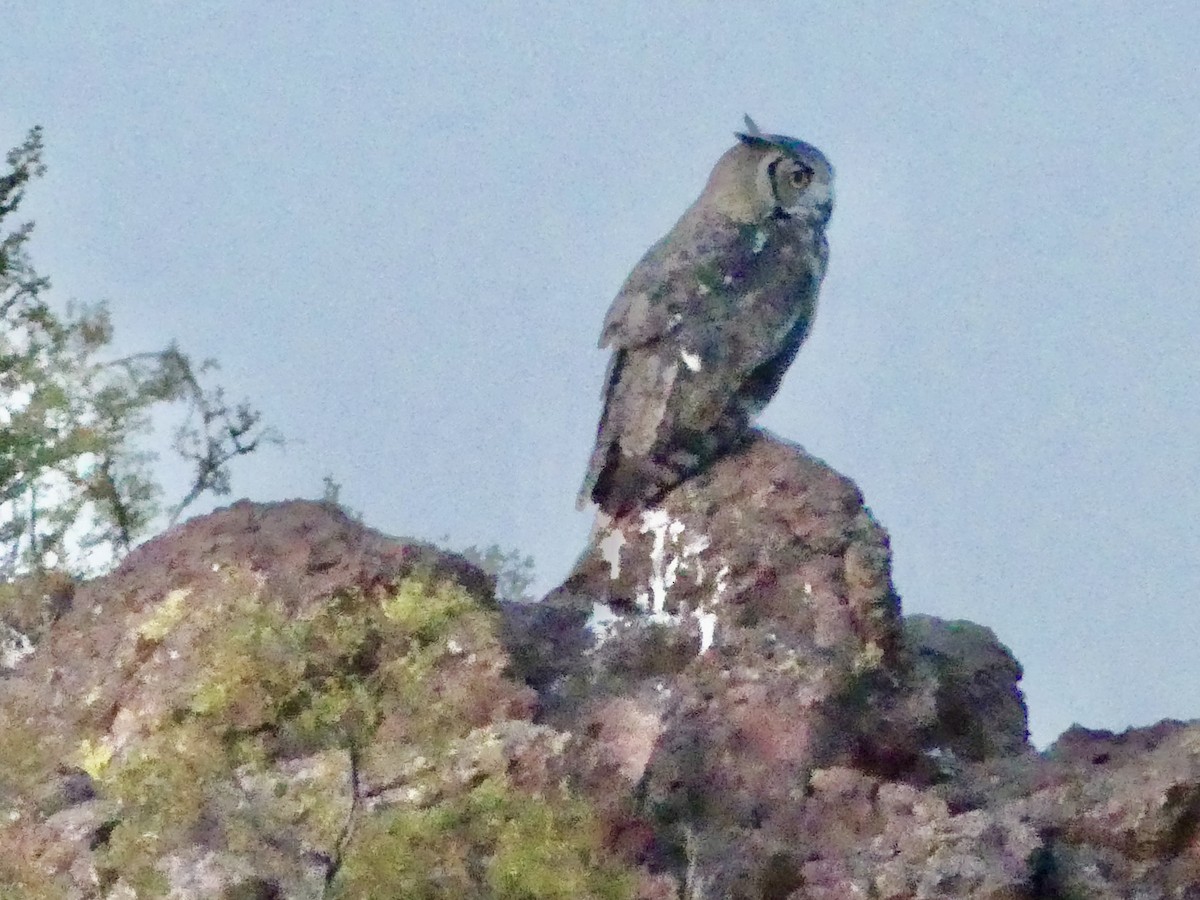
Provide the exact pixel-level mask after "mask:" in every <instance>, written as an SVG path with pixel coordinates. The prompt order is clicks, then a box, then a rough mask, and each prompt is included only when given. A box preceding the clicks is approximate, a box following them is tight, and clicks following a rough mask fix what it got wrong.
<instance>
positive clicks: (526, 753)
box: [0, 434, 1200, 900]
mask: <svg viewBox="0 0 1200 900" xmlns="http://www.w3.org/2000/svg"><path fill="white" fill-rule="evenodd" d="M59 613H60V614H59V615H58V616H57V619H56V621H54V623H53V625H51V626H50V627H49V629H48V631H47V633H46V636H45V638H44V639H43V640H42V641H41V642H40V643H38V644H37V645H36V647H31V648H25V647H24V645H22V652H21V653H19V654H16V653H14V654H10V655H9V660H10V666H9V669H8V670H7V674H6V675H5V676H4V677H0V757H3V759H4V765H3V767H0V813H2V814H3V816H4V819H3V821H4V822H5V823H6V824H5V825H4V826H3V828H0V896H3V897H8V896H13V897H79V898H84V897H87V898H91V897H114V898H129V897H152V896H171V897H179V898H197V900H198V898H213V897H227V898H234V897H242V898H245V897H263V898H266V897H287V898H293V897H294V898H310V897H311V898H327V897H328V898H332V897H344V898H358V897H361V898H384V900H386V898H392V897H394V898H408V897H414V898H415V897H447V898H450V897H454V898H457V897H498V898H499V897H504V898H508V897H513V898H516V897H521V898H540V897H555V898H568V897H569V898H577V897H585V898H586V897H597V898H600V897H605V898H608V897H612V898H616V897H640V898H645V900H651V898H653V900H667V898H687V900H701V898H705V900H716V898H727V897H728V898H747V900H749V898H771V900H850V898H859V897H861V898H881V900H918V898H920V900H933V898H946V900H950V898H955V900H972V898H978V900H985V898H986V900H1002V898H1003V900H1039V898H1041V900H1049V898H1062V900H1082V898H1113V900H1116V898H1134V897H1136V898H1143V900H1169V898H1170V900H1178V898H1183V900H1198V898H1200V724H1195V723H1193V724H1187V723H1178V722H1164V723H1160V724H1159V725H1155V726H1152V727H1149V728H1143V729H1138V730H1134V731H1130V732H1127V733H1125V734H1123V735H1113V734H1109V733H1103V732H1090V731H1086V730H1084V729H1081V728H1076V729H1072V730H1071V731H1069V732H1067V733H1066V734H1065V735H1063V736H1062V738H1061V739H1060V740H1059V741H1058V742H1057V743H1056V744H1055V745H1054V746H1053V747H1052V748H1051V749H1050V750H1049V751H1047V752H1046V753H1040V754H1039V753H1037V752H1036V751H1035V750H1034V749H1033V748H1032V747H1031V746H1030V745H1029V743H1028V741H1027V738H1026V729H1025V724H1026V723H1025V707H1024V701H1023V698H1022V696H1021V694H1020V691H1019V689H1018V681H1019V679H1020V675H1021V670H1020V666H1019V664H1018V663H1017V661H1016V660H1015V659H1014V658H1013V657H1012V655H1011V654H1010V653H1009V652H1008V651H1007V649H1006V648H1004V646H1003V645H1002V644H1000V642H999V641H998V640H997V639H996V637H995V636H994V635H993V634H992V633H991V631H989V630H988V629H986V628H984V627H982V626H979V625H975V624H973V623H970V622H945V621H941V620H938V619H935V618H932V617H928V616H909V617H907V618H905V617H903V616H902V615H901V612H900V601H899V598H898V597H897V595H896V592H895V591H894V589H893V587H892V583H891V560H890V551H889V548H888V540H887V535H886V532H885V531H884V530H883V529H882V528H881V527H880V525H879V524H878V523H877V522H876V521H875V520H874V518H873V517H872V516H871V514H870V512H869V510H867V509H866V507H865V506H864V505H863V502H862V497H861V496H860V494H859V492H858V490H857V489H856V487H855V486H854V484H853V483H852V482H850V481H849V480H848V479H846V478H844V477H843V476H841V475H839V474H837V473H836V472H834V471H832V470H831V469H829V467H827V466H826V465H824V464H823V463H821V462H820V461H818V460H815V459H813V458H811V457H809V456H808V455H806V454H805V453H804V452H803V451H802V450H800V449H799V448H797V447H794V446H791V445H788V444H785V443H783V442H781V441H778V440H776V439H774V438H771V437H769V436H766V435H763V434H756V435H755V436H754V437H753V438H752V439H751V440H749V441H747V442H746V444H745V445H744V446H743V447H741V448H740V449H739V450H738V452H736V453H735V454H732V455H730V456H727V457H725V458H724V459H722V460H720V461H718V462H717V463H716V464H715V465H713V466H712V467H711V468H710V469H708V470H707V471H706V472H704V473H703V474H701V475H700V476H698V477H696V478H693V479H691V480H689V481H688V482H686V483H685V484H684V485H682V486H680V487H679V488H677V489H676V490H674V491H673V492H672V493H671V494H669V495H668V496H667V497H665V498H664V500H663V502H662V503H661V505H660V506H659V507H658V508H657V509H655V510H653V511H651V512H649V513H645V514H642V515H639V516H637V517H636V518H629V519H625V520H622V521H604V522H603V523H601V524H600V525H598V527H597V529H596V531H595V533H594V534H593V536H592V540H591V542H590V544H589V546H588V548H587V549H586V551H585V552H584V554H583V555H582V556H581V558H580V560H579V562H578V564H577V565H576V567H575V569H574V570H573V572H572V573H571V575H570V576H569V577H568V579H567V580H566V581H565V582H564V584H563V585H562V586H561V587H559V588H557V589H556V590H555V591H553V592H551V594H550V595H549V596H548V597H547V598H545V600H544V601H542V602H540V603H537V604H529V605H505V604H498V603H497V602H496V601H495V600H494V599H493V596H492V586H491V584H490V582H489V580H488V577H487V576H485V575H484V574H483V573H482V572H480V571H479V570H478V569H476V568H474V567H473V566H471V565H470V564H468V563H467V562H466V561H464V560H463V559H461V558H459V557H456V556H454V555H452V554H447V553H444V552H441V551H438V550H436V549H435V548H433V547H430V546H428V545H422V544H415V543H410V542H402V541H397V540H393V539H390V538H387V537H385V536H383V535H380V534H378V533H376V532H372V531H370V530H369V529H367V528H365V527H363V526H361V525H359V524H358V523H356V522H354V521H352V520H350V519H348V518H347V517H345V516H344V515H343V514H341V513H340V512H338V511H337V510H334V509H330V508H328V507H325V506H322V505H320V504H315V503H306V502H294V503H285V504H272V505H255V504H249V503H240V504H236V505H235V506H233V507H231V508H229V509H226V510H222V511H220V512H217V513H214V514H212V515H210V516H206V517H204V518H202V519H198V520H195V521H193V522H190V523H188V524H186V525H184V526H181V527H180V528H177V529H174V530H173V531H171V532H169V533H167V534H166V535H164V536H162V537H161V538H159V539H157V540H155V541H153V542H151V543H150V544H147V545H146V546H144V547H143V548H141V549H140V550H138V551H137V552H136V553H134V554H132V555H131V556H130V557H129V558H128V559H127V560H126V561H125V562H124V563H123V565H122V566H121V567H120V568H119V569H118V570H117V571H116V572H114V573H113V574H112V575H110V576H107V577H105V578H102V579H98V580H96V581H93V582H90V583H88V584H84V585H80V586H78V588H76V589H75V590H74V593H73V595H71V596H68V597H67V599H66V600H65V601H64V604H63V606H62V609H60V610H59ZM27 649H31V650H32V652H26V650H27Z"/></svg>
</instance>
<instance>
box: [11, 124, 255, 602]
mask: <svg viewBox="0 0 1200 900" xmlns="http://www.w3.org/2000/svg"><path fill="white" fill-rule="evenodd" d="M42 151H43V145H42V132H41V129H40V128H34V129H33V130H32V131H30V132H29V135H28V136H27V138H26V139H25V142H24V143H23V144H21V145H20V146H19V147H17V148H15V149H14V150H12V151H11V152H10V153H9V154H8V157H7V167H8V168H7V172H6V173H5V174H4V175H0V428H2V430H0V579H5V580H6V579H10V578H12V577H13V576H15V575H18V574H22V573H27V572H38V571H41V570H43V569H45V568H54V567H55V566H58V567H63V568H67V569H71V570H77V571H78V570H84V569H86V568H88V562H87V560H89V559H91V560H96V559H99V560H102V561H108V560H111V559H112V558H114V557H115V556H119V555H120V554H122V553H124V552H125V551H126V550H128V549H129V547H130V546H131V545H132V544H133V543H134V542H135V541H136V540H137V539H139V538H141V537H143V536H145V535H146V534H147V532H148V531H149V529H150V527H151V525H152V523H153V522H154V521H155V519H156V517H157V515H158V514H159V512H160V511H162V510H161V507H160V499H161V494H162V491H161V488H160V485H159V484H158V483H157V482H156V481H155V479H154V477H153V474H152V472H151V465H152V463H153V462H154V456H153V454H151V453H148V452H147V451H146V450H145V449H144V448H143V447H142V446H141V445H140V444H139V439H140V438H144V437H145V436H146V434H147V433H148V432H149V430H150V427H151V416H152V412H153V411H154V410H156V409H157V408H159V407H162V406H164V405H167V406H176V407H182V408H183V409H184V410H186V416H185V421H184V424H183V425H182V426H180V428H179V429H178V431H177V432H176V434H175V436H174V441H173V447H174V450H175V451H176V452H177V453H178V454H179V455H180V456H181V457H183V459H185V460H186V461H187V462H188V463H189V465H190V469H191V483H190V486H189V487H188V488H187V490H186V491H185V492H184V494H183V496H182V497H181V498H179V499H178V500H177V501H176V502H174V503H171V504H169V506H168V508H167V509H166V510H165V511H166V512H167V514H168V517H169V520H170V521H171V522H174V521H175V520H176V519H178V517H179V515H180V514H181V513H182V512H183V511H184V510H185V509H186V508H187V507H188V506H189V505H191V504H192V503H193V502H195V501H196V500H197V499H198V498H199V497H200V496H202V495H203V494H206V493H209V494H215V495H221V494H225V493H228V491H229V486H230V485H229V479H230V468H229V467H230V464H231V463H232V462H233V461H234V460H235V459H237V458H238V457H240V456H245V455H247V454H249V453H253V452H254V451H255V450H257V449H258V448H259V447H260V446H261V445H262V443H263V442H264V441H277V440H278V438H277V437H276V436H275V435H274V434H273V433H272V432H271V431H270V430H269V429H265V428H264V427H263V426H262V424H261V417H260V414H259V412H258V411H257V410H255V409H254V408H252V407H251V406H250V405H249V404H247V403H231V402H230V401H229V400H228V399H227V398H226V395H225V391H224V390H223V389H222V388H221V387H219V386H218V387H211V386H206V384H205V381H206V380H207V376H209V375H210V373H211V372H212V371H214V370H215V368H216V364H215V363H213V362H212V361H211V360H209V361H204V362H199V363H197V362H194V361H193V360H192V359H191V358H190V357H189V356H187V355H186V354H184V353H183V352H182V351H181V350H180V349H179V348H178V347H177V346H176V345H175V344H174V343H172V344H169V345H168V346H167V347H166V348H165V349H162V350H156V351H152V352H145V353H136V354H132V355H129V356H123V357H114V356H112V355H110V354H109V353H108V351H109V348H110V346H111V344H112V342H113V324H112V319H111V317H110V315H109V312H108V309H107V307H106V306H105V305H104V304H95V305H85V306H80V305H74V304H71V305H67V306H66V308H65V309H63V310H56V309H54V308H52V306H51V305H50V303H49V302H48V300H47V299H46V295H47V292H48V289H49V287H50V282H49V280H48V279H47V278H45V277H43V276H41V275H39V274H38V273H37V272H36V270H35V269H34V267H33V264H32V263H31V261H30V259H29V256H28V252H27V244H28V242H29V238H30V235H31V234H32V231H33V226H32V223H29V222H25V223H21V224H17V225H13V224H12V221H11V217H12V216H13V214H14V213H16V212H17V210H18V209H19V207H20V205H21V202H22V200H23V199H24V196H25V190H26V188H27V186H28V184H29V183H30V181H32V180H33V179H36V178H38V177H40V176H42V175H43V174H44V173H45V165H44V164H43V162H42Z"/></svg>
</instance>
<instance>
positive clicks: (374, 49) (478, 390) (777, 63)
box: [0, 0, 1200, 743]
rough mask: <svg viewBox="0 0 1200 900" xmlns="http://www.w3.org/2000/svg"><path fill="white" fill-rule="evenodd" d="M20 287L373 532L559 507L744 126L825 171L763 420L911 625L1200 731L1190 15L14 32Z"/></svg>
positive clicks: (296, 20) (341, 10)
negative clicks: (853, 486) (830, 170)
mask: <svg viewBox="0 0 1200 900" xmlns="http://www.w3.org/2000/svg"><path fill="white" fill-rule="evenodd" d="M4 29H5V35H4V41H3V43H4V53H3V57H2V61H0V137H2V138H3V141H2V143H3V144H4V146H12V145H15V144H17V143H18V142H19V141H20V140H21V138H22V137H23V135H24V132H25V131H26V129H27V128H28V127H29V126H31V125H33V124H35V123H41V124H43V125H44V126H45V127H46V138H47V142H48V147H49V150H48V162H49V164H50V167H51V169H50V174H49V175H48V177H47V178H46V179H45V180H44V181H43V182H41V183H40V184H38V185H37V186H36V188H35V190H34V192H33V193H32V194H31V196H30V200H29V203H28V206H27V210H26V211H27V212H28V213H29V214H30V215H32V216H34V217H36V218H37V219H38V220H39V230H38V233H37V235H36V239H35V242H34V244H33V248H32V250H33V254H34V259H35V262H36V263H37V264H38V265H39V268H40V269H41V270H43V271H44V272H45V273H46V274H49V275H50V276H51V277H52V279H53V281H54V284H55V287H56V291H57V296H58V298H59V299H61V300H65V299H67V298H70V297H75V298H78V299H81V300H96V299H101V298H107V299H109V300H110V301H111V302H112V307H113V312H114V314H115V319H116V323H117V327H118V335H119V339H120V341H121V344H122V348H123V349H134V348H149V347H154V346H160V345H162V344H164V343H165V342H166V341H167V340H168V339H170V338H172V337H174V338H178V339H179V340H180V342H181V343H182V344H183V346H184V348H185V349H186V350H190V351H191V352H193V353H195V354H197V355H199V356H214V357H217V358H218V359H219V360H220V361H221V362H222V364H223V366H224V373H225V379H226V381H227V382H228V383H229V384H230V385H231V386H232V387H233V388H234V389H235V391H236V392H238V393H244V394H247V395H250V396H251V397H252V398H254V399H255V400H257V401H258V403H259V405H260V406H261V407H262V408H263V410H264V411H265V413H266V415H267V417H268V418H269V419H270V420H271V422H273V423H274V424H275V425H276V426H277V427H278V428H279V429H280V430H281V431H283V432H284V433H285V434H286V435H287V436H288V437H289V438H291V439H292V440H293V443H292V444H291V446H290V447H289V448H288V449H287V450H286V451H284V452H282V453H277V454H274V453H273V454H270V455H267V454H264V455H263V456H262V457H261V458H259V459H257V460H252V461H250V463H249V464H247V465H245V466H243V467H242V468H241V469H240V470H238V472H237V474H236V478H235V485H234V489H235V492H236V493H237V494H239V495H248V496H251V497H254V498H258V499H274V498H283V497H293V496H316V495H319V493H320V491H321V479H322V476H324V475H326V474H331V475H333V477H334V478H335V479H337V480H338V481H340V482H341V483H342V484H343V486H344V494H343V497H344V499H345V500H346V501H347V502H348V504H349V505H350V506H352V507H354V508H357V509H359V510H361V511H362V512H363V514H364V516H365V518H366V521H367V522H368V523H369V524H371V525H374V526H376V527H378V528H381V529H383V530H385V531H389V532H392V533H399V534H407V535H414V536H421V537H427V538H431V539H438V538H441V537H443V536H447V537H448V538H449V541H450V543H452V544H455V545H459V546H461V545H465V544H469V543H476V542H479V543H488V542H491V541H497V542H499V543H500V544H502V545H505V546H511V547H516V548H520V549H522V550H524V551H526V552H529V553H531V554H533V555H534V556H535V558H536V560H537V564H538V573H539V586H541V587H543V588H545V587H549V586H551V585H552V584H553V583H555V582H556V580H557V579H560V578H561V577H562V576H563V575H564V574H565V572H566V571H567V569H568V568H569V566H570V564H571V562H572V561H573V559H574V558H575V556H576V554H577V553H578V551H579V550H580V549H581V547H582V545H583V541H584V539H585V537H586V534H587V530H588V526H589V523H590V519H589V516H588V515H587V514H585V513H579V512H576V511H575V509H574V496H575V491H576V489H577V487H578V482H579V479H580V478H581V476H582V474H583V469H584V464H585V462H586V460H587V456H588V452H589V450H590V447H591V442H592V439H593V436H594V429H595V423H596V418H597V415H598V412H599V398H598V391H599V385H600V379H601V375H602V372H603V367H604V364H605V361H606V360H605V355H604V354H603V353H601V352H600V351H598V350H596V349H595V341H596V337H597V335H598V331H599V326H600V322H601V319H602V317H603V315H604V312H605V310H606V309H607V307H608V304H609V302H610V301H611V299H612V297H613V295H614V294H615V292H616V290H617V288H618V287H619V286H620V283H621V281H622V280H623V278H624V276H625V275H626V273H627V272H628V270H629V269H630V268H631V267H632V266H633V264H634V263H635V262H636V261H637V259H638V258H639V257H640V255H641V254H642V252H643V251H644V250H645V249H646V248H647V247H648V246H649V245H650V244H651V243H652V242H653V241H655V240H656V239H657V238H658V237H659V236H660V235H661V234H662V233H663V232H665V230H666V229H667V228H669V227H670V225H671V224H672V223H673V222H674V221H675V219H676V218H677V217H678V215H679V214H680V213H681V212H682V211H683V209H684V208H685V207H686V206H687V205H688V204H689V203H690V202H691V201H692V199H693V198H694V197H695V195H696V194H697V193H698V192H699V190H700V188H701V186H702V185H703V183H704V180H705V178H706V177H707V174H708V171H709V169H710V167H711V166H712V164H713V162H714V161H715V160H716V158H717V157H718V156H719V155H720V153H721V152H722V151H724V150H725V149H726V148H727V147H728V146H730V145H731V143H732V140H733V138H732V134H731V132H732V131H733V130H734V129H735V128H737V127H739V126H740V123H741V116H742V113H743V112H749V113H751V114H752V115H753V116H754V117H755V118H756V119H757V120H758V121H759V123H760V124H761V125H762V126H763V127H764V128H765V129H767V130H770V131H778V132H783V133H786V134H792V135H795V136H797V137H800V138H802V139H804V140H806V141H809V142H811V143H814V144H816V145H817V146H819V147H820V148H821V149H822V150H823V151H824V152H825V153H826V154H827V155H828V156H829V158H830V159H831V160H832V161H833V163H834V165H835V167H836V168H837V178H838V183H837V198H838V202H837V207H836V209H835V211H834V216H833V221H832V223H831V230H830V235H829V238H830V244H831V261H830V270H829V274H828V277H827V279H826V282H825V286H824V289H823V291H822V297H821V307H820V311H819V313H818V316H817V321H816V326H815V328H814V331H813V334H812V337H811V338H810V339H809V342H808V344H807V345H806V346H805V348H804V349H803V350H802V351H801V353H800V356H799V358H798V360H797V362H796V363H795V365H794V366H793V367H792V369H791V372H790V374H789V375H788V377H787V379H786V381H785V384H784V387H783V389H782V391H781V392H780V394H779V395H778V396H777V397H776V399H775V401H774V402H773V404H772V405H771V406H770V408H769V409H768V411H767V413H766V415H765V416H764V419H763V421H764V424H766V425H767V426H768V427H770V428H771V429H773V430H775V431H776V432H777V433H779V434H780V435H782V436H784V437H787V438H790V439H793V440H796V441H798V442H800V443H801V444H803V445H804V446H805V447H806V448H807V449H808V450H809V451H811V452H812V453H814V454H816V455H817V456H820V457H822V458H823V459H825V460H826V461H828V462H829V463H830V464H831V465H833V466H834V467H835V468H837V469H839V470H840V471H842V472H844V473H846V474H847V475H849V476H851V477H852V478H854V479H855V480H856V481H857V482H858V484H859V485H860V486H861V488H862V490H863V492H864V493H865V495H866V498H867V502H868V504H869V505H870V506H871V508H872V509H873V510H874V512H875V514H876V515H877V516H878V517H879V519H880V520H881V521H882V522H883V523H884V524H885V525H886V526H887V528H888V529H889V531H890V532H891V535H892V541H893V549H894V552H895V576H896V582H897V585H898V587H899V589H900V591H901V593H902V595H903V598H904V604H905V608H906V609H907V610H909V611H920V612H929V613H934V614H937V615H941V616H946V617H952V618H969V619H973V620H975V621H978V622H981V623H984V624H986V625H989V626H991V627H992V628H993V629H995V631H996V632H997V634H998V635H999V636H1000V638H1001V639H1002V640H1004V641H1005V642H1006V643H1007V644H1008V645H1009V646H1010V647H1011V648H1012V649H1013V651H1014V652H1015V653H1016V654H1017V656H1018V657H1019V659H1020V660H1021V662H1022V663H1023V664H1024V666H1025V669H1026V680H1025V688H1026V691H1027V695H1028V699H1029V702H1030V706H1031V715H1032V723H1033V731H1034V737H1035V739H1037V740H1038V741H1039V742H1043V743H1044V742H1045V741H1047V740H1048V739H1050V738H1052V737H1053V736H1054V735H1055V734H1057V733H1058V732H1059V731H1061V730H1062V729H1063V728H1065V727H1067V726H1068V725H1070V724H1071V722H1072V721H1079V722H1081V723H1083V724H1086V725H1089V726H1092V727H1106V728H1112V729H1120V728H1124V727H1125V726H1127V725H1131V724H1146V723H1149V722H1151V721H1154V720H1156V719H1158V718H1160V717H1163V716H1174V717H1180V718H1191V717H1196V716H1200V302H1198V301H1200V78H1198V77H1197V65H1198V63H1197V58H1198V57H1197V50H1196V46H1197V42H1198V41H1200V4H1196V3H1194V2H1174V3H1172V2H1158V3H1154V4H1136V5H1135V4H1128V3H1124V2H1104V0H1092V2H1078V3H1074V2H1062V3H1055V4H1047V3H1044V2H1028V3H1022V2H1003V3H1002V2H996V3H973V4H963V3H958V2H922V3H915V2H914V3H908V4H905V3H901V4H895V3H885V2H879V3H849V2H846V3H841V2H839V3H836V4H835V3H828V4H813V3H767V2H753V3H725V4H716V3H705V4H697V3H665V2H646V0H636V2H633V0H631V2H611V3H604V4H587V3H552V2H543V3H535V2H522V3H516V2H498V0H488V2H456V3H446V2H431V3H417V2H356V3H352V4H329V3H314V2H299V0H296V2H291V3H287V4H248V3H242V2H200V3H189V4H179V3H164V2H156V3H151V2H144V3H125V4H108V5H105V7H104V11H103V14H100V12H99V7H98V6H97V5H96V4H92V3H77V2H65V0H60V2H56V3H41V4H33V3H30V4H16V5H13V6H12V7H11V8H10V9H8V10H6V12H5V17H4Z"/></svg>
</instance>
